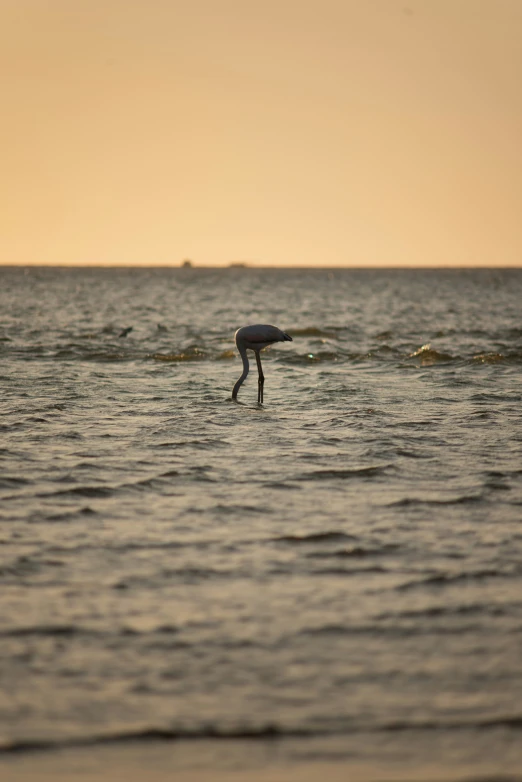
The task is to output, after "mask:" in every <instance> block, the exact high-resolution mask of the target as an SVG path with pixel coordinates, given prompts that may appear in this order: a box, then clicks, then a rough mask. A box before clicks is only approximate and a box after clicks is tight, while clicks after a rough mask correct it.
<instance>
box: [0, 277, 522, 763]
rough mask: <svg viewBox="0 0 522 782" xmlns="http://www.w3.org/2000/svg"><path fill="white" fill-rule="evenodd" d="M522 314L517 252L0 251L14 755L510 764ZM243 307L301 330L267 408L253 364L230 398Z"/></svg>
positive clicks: (6, 631) (521, 753)
mask: <svg viewBox="0 0 522 782" xmlns="http://www.w3.org/2000/svg"><path fill="white" fill-rule="evenodd" d="M521 302H522V271H521V270H482V271H479V270H472V271H462V270H461V271H458V270H455V271H441V270H439V271H435V270H427V271H406V270H389V271H383V270H374V271H362V270H330V271H328V270H324V271H323V270H254V269H220V270H211V269H151V270H145V269H141V270H140V269H138V270H137V269H134V270H132V269H119V270H116V269H76V270H75V269H42V268H40V269H38V268H32V269H26V270H24V269H12V268H3V269H0V355H1V359H2V361H1V369H0V373H1V374H0V383H1V390H2V397H1V412H2V418H1V421H0V490H1V495H0V519H1V521H0V586H1V597H0V608H1V611H0V660H1V663H0V675H1V695H0V726H1V727H0V736H1V746H2V747H3V748H4V750H9V749H12V748H14V747H17V748H23V747H28V746H35V745H41V746H61V745H63V744H66V743H71V742H72V743H74V742H86V741H91V740H92V741H97V740H110V739H111V738H113V737H122V736H134V735H135V736H137V737H139V736H145V735H158V736H160V737H169V736H173V737H174V736H196V737H197V736H208V735H218V736H240V737H241V736H250V737H255V736H260V737H266V736H279V737H281V742H282V744H281V747H282V749H281V750H280V751H282V752H284V747H285V746H286V745H285V743H284V740H283V739H284V738H285V737H287V738H288V747H290V746H292V747H294V749H293V750H292V751H295V739H297V740H298V741H297V744H299V737H307V743H306V746H307V747H308V750H307V751H308V752H309V753H310V754H312V755H314V757H321V756H324V755H325V753H327V754H328V753H329V756H331V755H332V753H334V754H335V756H336V757H344V756H346V757H348V756H349V757H351V758H354V757H355V758H357V757H359V756H360V757H362V756H364V755H368V754H371V753H373V755H374V756H375V757H379V756H380V755H382V754H383V753H385V752H388V753H390V754H391V755H394V756H395V757H396V758H399V759H400V758H405V759H406V758H408V759H409V761H410V762H415V759H416V757H417V756H418V757H419V758H420V757H421V755H422V752H423V751H424V750H423V747H426V746H428V745H431V746H433V745H434V742H435V743H438V745H440V746H441V747H442V748H443V749H442V750H441V752H442V753H443V754H444V753H445V754H446V759H447V760H449V761H450V760H451V758H452V757H455V758H460V759H462V758H463V757H469V758H471V757H475V758H479V759H480V757H481V753H484V752H487V753H488V757H489V758H490V760H491V758H493V759H498V760H495V762H498V769H499V770H507V771H513V770H516V769H517V768H519V767H520V765H522V749H521V747H522V706H521V703H522V664H521V661H522V418H521V407H520V403H521V399H522V385H521V381H522V317H521V315H522V304H521ZM257 322H260V323H273V324H275V325H277V326H279V327H280V328H282V329H284V330H285V331H288V332H289V333H290V334H291V335H292V336H293V339H294V341H293V342H292V343H285V344H281V345H277V346H275V347H273V348H272V349H270V350H269V351H265V353H264V354H263V356H264V358H263V365H264V371H265V376H266V381H265V404H264V406H263V407H258V406H257V404H256V399H257V383H256V371H255V362H254V366H253V371H252V373H251V375H250V376H249V378H248V380H247V382H246V384H245V385H244V386H243V387H242V388H241V391H240V393H239V400H240V402H241V404H234V403H233V402H231V401H230V395H231V390H232V386H233V384H234V382H235V380H236V379H237V377H238V376H239V375H240V373H241V362H240V360H239V357H238V355H237V353H236V352H235V349H234V343H233V334H234V331H235V330H236V329H237V328H238V327H239V326H242V325H246V324H249V323H257ZM130 327H132V330H131V331H128V332H127V333H126V331H127V329H130ZM455 728H458V729H459V730H458V731H455ZM292 742H294V743H293V744H292ZM311 748H312V749H311ZM289 751H290V750H289ZM300 751H302V745H301V750H300ZM314 753H315V754H314Z"/></svg>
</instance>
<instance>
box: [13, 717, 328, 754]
mask: <svg viewBox="0 0 522 782" xmlns="http://www.w3.org/2000/svg"><path fill="white" fill-rule="evenodd" d="M316 733H317V732H316V731H313V730H311V729H306V728H286V729H285V728H282V727H280V726H278V725H275V724H267V725H260V726H259V727H255V726H252V727H248V726H245V727H244V728H241V727H238V728H235V729H234V728H230V729H226V728H220V727H218V726H214V725H208V726H205V727H202V728H200V729H197V728H196V729H194V730H190V729H184V728H178V729H177V728H144V729H141V730H134V731H133V730H129V731H122V732H120V733H109V734H101V735H100V734H94V735H91V736H78V737H75V738H69V739H67V738H65V739H61V740H60V739H57V740H52V739H27V740H16V739H14V740H9V739H7V740H4V741H1V740H0V753H15V752H16V753H18V752H19V753H22V752H34V751H35V750H38V751H43V750H53V749H54V750H57V749H65V748H66V747H88V746H98V745H104V744H121V743H124V742H131V741H132V742H155V741H180V740H187V741H197V740H202V739H203V740H205V739H223V740H230V739H236V740H239V739H248V740H255V739H260V740H266V739H271V738H278V737H288V738H300V737H303V738H304V737H307V736H312V735H315V734H316Z"/></svg>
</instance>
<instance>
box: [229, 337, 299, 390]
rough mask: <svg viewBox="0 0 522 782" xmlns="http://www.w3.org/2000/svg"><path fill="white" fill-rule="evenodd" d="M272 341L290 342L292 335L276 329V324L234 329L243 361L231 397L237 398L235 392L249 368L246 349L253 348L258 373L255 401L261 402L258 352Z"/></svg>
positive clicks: (261, 372) (261, 379) (262, 381)
mask: <svg viewBox="0 0 522 782" xmlns="http://www.w3.org/2000/svg"><path fill="white" fill-rule="evenodd" d="M274 342H292V337H290V336H289V335H288V334H286V333H285V332H284V331H281V329H278V328H277V326H265V325H260V324H256V325H255V326H243V328H241V329H238V330H237V331H236V346H237V349H238V350H239V355H240V356H241V359H242V361H243V374H242V375H241V377H240V378H239V379H238V381H237V382H236V384H235V386H234V389H233V391H232V399H237V392H238V391H239V389H240V387H241V384H242V383H244V381H245V380H246V377H247V375H248V372H249V369H250V365H249V362H248V356H247V350H253V351H254V352H255V354H256V362H257V370H258V373H259V379H258V391H257V402H258V404H261V403H262V401H263V385H264V382H265V376H264V375H263V369H262V367H261V358H260V355H259V353H260V351H261V350H263V348H267V347H268V346H269V345H273V344H274Z"/></svg>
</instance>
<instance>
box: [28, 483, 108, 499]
mask: <svg viewBox="0 0 522 782" xmlns="http://www.w3.org/2000/svg"><path fill="white" fill-rule="evenodd" d="M113 493H114V490H113V489H108V488H105V487H103V486H76V487H75V488H74V489H61V490H60V491H52V492H46V493H45V494H37V495H36V496H37V497H61V496H64V495H72V496H73V497H87V498H89V497H94V498H96V497H100V498H101V497H112V495H113Z"/></svg>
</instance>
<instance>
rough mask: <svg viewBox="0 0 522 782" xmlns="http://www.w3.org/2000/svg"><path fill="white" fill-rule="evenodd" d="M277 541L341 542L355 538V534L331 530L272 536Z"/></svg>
mask: <svg viewBox="0 0 522 782" xmlns="http://www.w3.org/2000/svg"><path fill="white" fill-rule="evenodd" d="M270 540H272V541H274V542H275V543H298V544H300V543H323V542H332V541H333V542H339V541H342V540H355V538H354V536H353V535H347V534H346V532H340V531H337V530H329V531H328V532H310V533H308V534H304V535H281V536H280V537H277V538H270Z"/></svg>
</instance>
